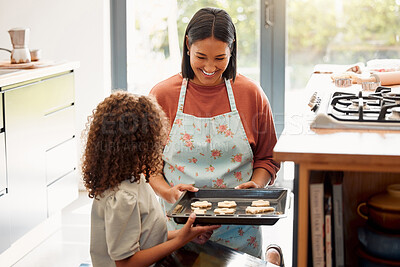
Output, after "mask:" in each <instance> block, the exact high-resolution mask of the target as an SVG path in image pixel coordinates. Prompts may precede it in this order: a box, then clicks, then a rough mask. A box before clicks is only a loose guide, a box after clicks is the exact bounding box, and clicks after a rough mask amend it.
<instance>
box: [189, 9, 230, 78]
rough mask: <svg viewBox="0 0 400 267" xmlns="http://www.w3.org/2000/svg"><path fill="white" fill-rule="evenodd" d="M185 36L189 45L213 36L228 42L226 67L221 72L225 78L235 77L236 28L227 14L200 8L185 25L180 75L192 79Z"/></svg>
mask: <svg viewBox="0 0 400 267" xmlns="http://www.w3.org/2000/svg"><path fill="white" fill-rule="evenodd" d="M186 36H187V37H188V43H189V46H191V45H192V44H193V43H195V42H197V41H201V40H204V39H207V38H209V37H214V38H215V39H217V40H219V41H222V42H224V43H227V44H228V47H229V49H230V50H231V57H230V59H229V63H228V67H227V68H226V70H225V71H224V73H223V74H222V77H224V78H226V79H233V80H235V78H236V50H237V48H236V47H237V42H236V29H235V25H234V24H233V22H232V19H231V17H230V16H229V14H228V13H227V12H226V11H225V10H222V9H218V8H212V7H206V8H202V9H200V10H199V11H197V12H196V14H194V15H193V17H192V19H191V20H190V22H189V24H188V25H187V27H186V31H185V36H184V38H183V56H182V76H183V77H184V78H189V79H193V78H194V72H193V69H192V67H191V66H190V56H189V55H188V53H187V52H188V48H187V46H186Z"/></svg>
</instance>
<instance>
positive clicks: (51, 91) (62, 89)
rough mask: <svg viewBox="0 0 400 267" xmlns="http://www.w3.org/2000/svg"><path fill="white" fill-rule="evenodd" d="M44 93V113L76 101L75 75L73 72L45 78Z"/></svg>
mask: <svg viewBox="0 0 400 267" xmlns="http://www.w3.org/2000/svg"><path fill="white" fill-rule="evenodd" d="M42 86H43V88H42V89H41V90H42V92H41V93H43V95H45V96H46V101H45V102H43V109H44V112H45V113H44V114H48V113H51V112H54V111H56V110H59V109H61V108H63V107H65V106H68V105H71V104H72V103H74V99H75V89H74V75H73V72H71V73H68V74H64V75H60V76H56V77H52V78H49V79H46V80H43V83H42Z"/></svg>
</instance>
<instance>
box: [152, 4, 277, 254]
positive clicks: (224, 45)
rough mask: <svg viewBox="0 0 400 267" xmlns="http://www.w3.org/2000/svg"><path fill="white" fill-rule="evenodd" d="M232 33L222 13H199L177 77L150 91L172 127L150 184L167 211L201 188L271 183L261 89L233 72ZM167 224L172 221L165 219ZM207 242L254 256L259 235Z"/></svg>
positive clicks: (227, 229) (245, 230)
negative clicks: (159, 167)
mask: <svg viewBox="0 0 400 267" xmlns="http://www.w3.org/2000/svg"><path fill="white" fill-rule="evenodd" d="M236 46H237V40H236V30H235V26H234V24H233V22H232V20H231V18H230V16H229V15H228V14H227V13H226V12H225V11H224V10H221V9H216V8H203V9H200V10H199V11H198V12H197V13H196V14H195V15H194V16H193V18H192V19H191V21H190V22H189V24H188V26H187V28H186V32H185V39H184V46H183V58H182V73H181V74H176V75H174V76H172V77H170V78H168V79H167V80H165V81H162V82H161V83H159V84H157V85H156V86H155V87H154V88H153V89H152V91H151V92H150V93H151V94H152V95H155V97H156V98H157V101H158V103H159V104H160V105H161V107H162V108H163V110H164V111H165V113H166V114H167V116H168V117H169V119H170V122H171V131H170V135H169V140H168V142H167V145H166V146H165V149H164V154H163V159H164V161H165V165H164V176H165V178H164V177H163V176H157V177H154V179H152V180H151V181H150V184H151V186H152V187H153V189H154V191H155V192H156V193H157V194H158V195H159V196H161V197H162V198H163V199H164V201H163V202H164V203H163V204H164V206H165V209H166V210H168V209H169V208H170V207H171V204H170V203H174V202H175V201H176V200H177V199H178V198H179V196H180V195H181V194H182V191H184V190H189V191H196V190H198V189H197V188H198V187H201V188H210V187H214V188H215V187H217V188H240V189H245V188H263V187H265V186H266V185H268V184H269V185H272V184H273V183H274V181H275V177H276V172H277V171H278V170H279V164H278V163H277V162H275V161H274V160H273V159H272V150H273V147H274V145H275V143H276V141H277V139H276V134H275V127H274V123H273V118H272V113H271V109H270V106H269V103H268V99H267V97H266V95H265V94H264V92H263V91H262V90H261V88H259V87H258V86H257V85H256V84H255V83H254V82H252V81H251V80H250V79H248V78H246V77H244V76H243V75H240V74H236V66H237V65H236V56H237V53H236ZM170 226H172V222H170ZM211 240H213V241H217V242H218V243H221V244H223V245H227V246H229V247H232V248H234V249H238V250H240V251H242V252H245V253H248V254H251V255H254V256H257V257H260V256H261V245H262V240H261V231H260V229H259V227H254V226H232V225H230V226H222V227H221V228H220V229H218V230H217V231H215V232H214V235H213V237H212V238H211Z"/></svg>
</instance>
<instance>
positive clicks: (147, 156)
mask: <svg viewBox="0 0 400 267" xmlns="http://www.w3.org/2000/svg"><path fill="white" fill-rule="evenodd" d="M167 131H168V121H167V119H166V117H165V115H164V112H163V111H162V109H161V108H160V106H159V105H158V104H157V102H156V101H155V100H154V99H153V98H151V97H148V96H136V95H133V94H131V93H127V92H122V91H121V92H115V93H113V94H111V95H110V96H109V97H107V98H105V99H104V100H103V101H102V102H101V103H100V104H98V106H97V107H96V109H95V110H93V114H92V115H91V116H90V117H89V118H88V123H87V124H86V131H84V135H83V136H84V138H85V139H86V140H84V141H85V142H86V144H85V145H86V146H85V150H84V152H83V156H82V166H81V169H82V176H83V182H84V185H85V187H86V189H87V190H88V193H89V197H91V198H96V197H97V196H101V194H102V193H103V192H104V191H106V190H107V189H114V188H117V187H118V185H119V184H120V183H121V182H122V181H124V180H130V181H131V182H136V181H139V179H140V175H141V174H144V176H145V179H146V181H147V182H148V181H149V180H148V179H149V177H150V176H151V175H153V174H156V173H159V172H160V171H161V169H162V166H163V160H162V158H161V155H162V150H163V147H164V145H165V142H166V137H167Z"/></svg>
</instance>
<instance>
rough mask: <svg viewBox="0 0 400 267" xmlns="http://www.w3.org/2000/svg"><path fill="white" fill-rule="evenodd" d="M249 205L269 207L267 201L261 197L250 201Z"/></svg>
mask: <svg viewBox="0 0 400 267" xmlns="http://www.w3.org/2000/svg"><path fill="white" fill-rule="evenodd" d="M251 206H252V207H269V201H268V200H263V199H259V200H254V201H253V202H251Z"/></svg>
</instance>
